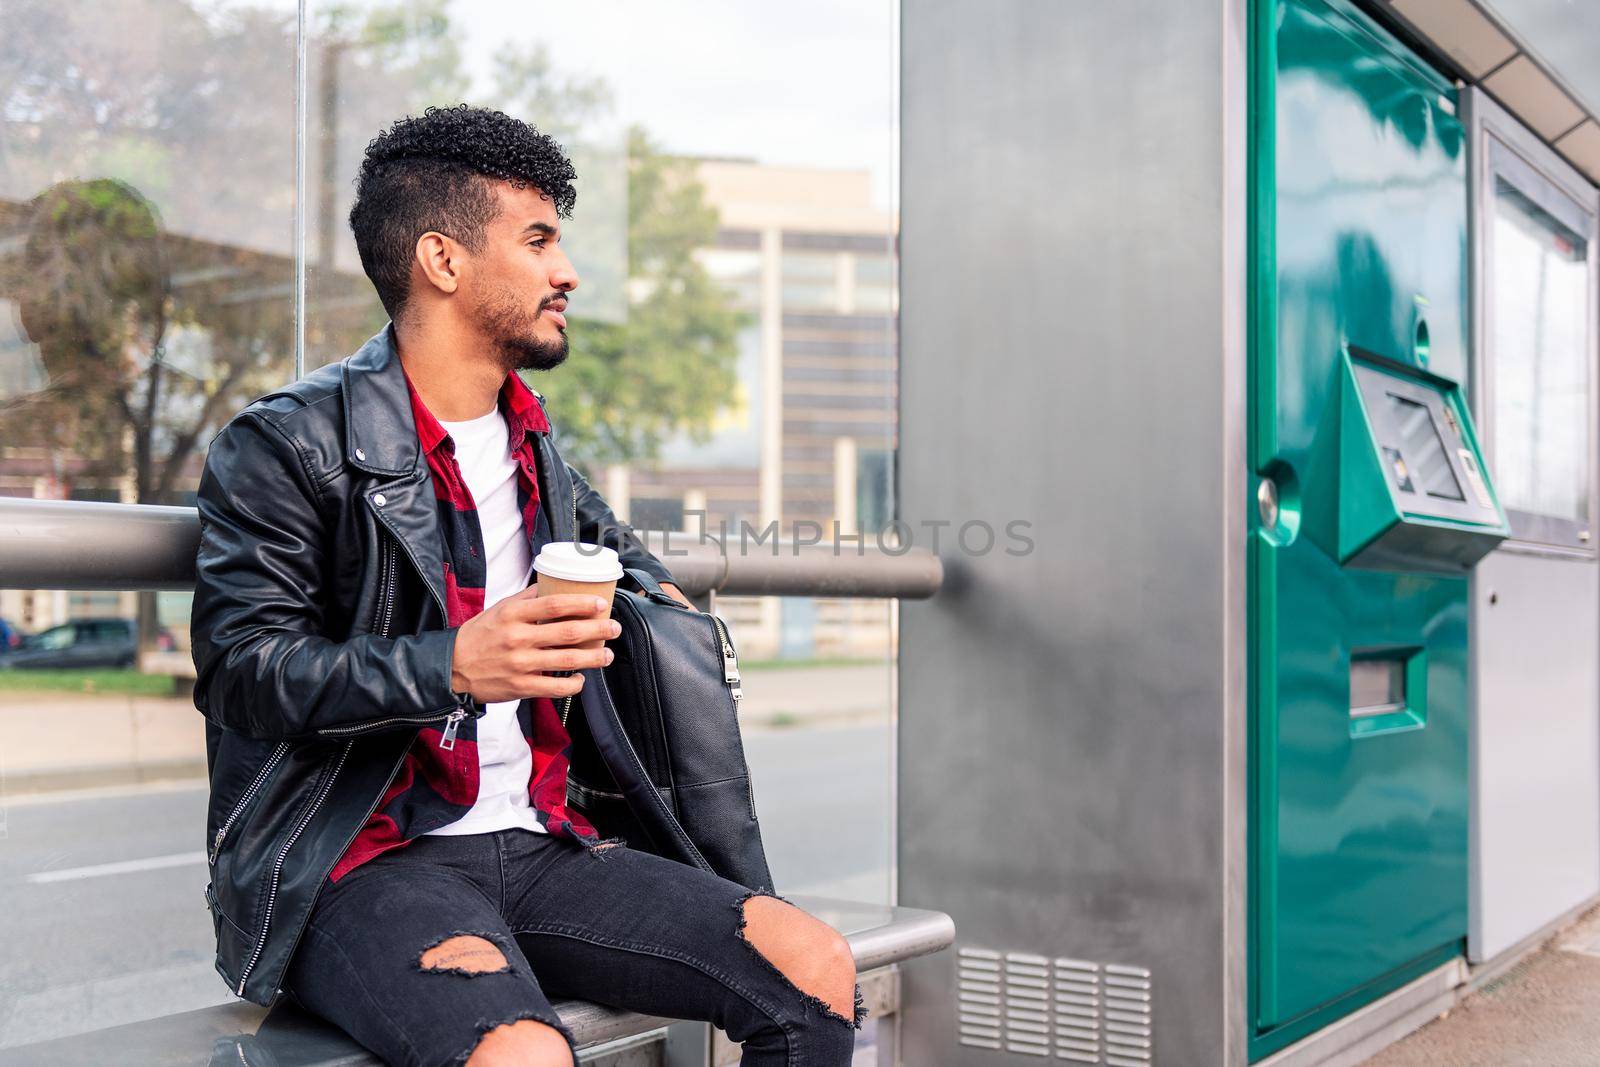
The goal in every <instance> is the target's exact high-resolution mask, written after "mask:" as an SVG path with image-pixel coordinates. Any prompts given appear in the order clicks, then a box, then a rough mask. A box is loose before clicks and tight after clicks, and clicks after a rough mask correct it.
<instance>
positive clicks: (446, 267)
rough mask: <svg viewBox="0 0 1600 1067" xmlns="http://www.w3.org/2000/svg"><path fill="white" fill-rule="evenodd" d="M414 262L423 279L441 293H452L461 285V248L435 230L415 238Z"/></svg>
mask: <svg viewBox="0 0 1600 1067" xmlns="http://www.w3.org/2000/svg"><path fill="white" fill-rule="evenodd" d="M414 259H415V262H416V264H417V266H418V267H420V268H421V269H422V276H423V278H425V279H427V282H428V284H429V285H431V286H433V287H434V288H435V289H437V290H439V292H441V293H453V292H455V291H456V287H457V286H458V285H460V284H461V265H462V255H461V246H460V245H458V244H456V243H455V242H454V241H452V240H451V239H450V238H448V237H446V236H445V235H444V234H442V233H439V232H438V231H436V230H429V231H428V232H427V233H425V234H423V235H422V236H421V237H419V238H417V247H416V251H415V255H414Z"/></svg>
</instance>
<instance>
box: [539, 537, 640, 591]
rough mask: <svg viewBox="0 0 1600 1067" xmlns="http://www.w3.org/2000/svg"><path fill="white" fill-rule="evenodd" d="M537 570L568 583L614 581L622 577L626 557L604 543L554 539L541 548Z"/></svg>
mask: <svg viewBox="0 0 1600 1067" xmlns="http://www.w3.org/2000/svg"><path fill="white" fill-rule="evenodd" d="M533 569H534V570H535V571H538V572H539V573H540V574H546V575H549V576H550V577H551V578H560V579H562V580H564V581H568V582H614V581H617V580H618V579H619V578H621V577H622V560H621V558H619V557H618V556H617V553H616V551H615V550H614V549H610V548H607V547H605V546H604V545H589V544H581V543H577V542H573V541H551V542H549V543H548V544H546V545H545V546H544V547H543V548H541V549H540V550H539V555H538V557H537V558H536V559H534V561H533Z"/></svg>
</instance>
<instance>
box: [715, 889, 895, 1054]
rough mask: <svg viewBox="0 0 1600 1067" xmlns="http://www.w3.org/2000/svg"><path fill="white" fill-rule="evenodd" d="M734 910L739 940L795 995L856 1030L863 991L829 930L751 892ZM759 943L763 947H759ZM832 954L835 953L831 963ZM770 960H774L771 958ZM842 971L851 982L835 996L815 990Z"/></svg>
mask: <svg viewBox="0 0 1600 1067" xmlns="http://www.w3.org/2000/svg"><path fill="white" fill-rule="evenodd" d="M756 902H759V903H756ZM737 907H738V909H739V926H738V933H739V939H740V940H741V941H743V942H744V943H745V945H746V946H747V947H748V948H749V949H750V950H751V951H752V952H754V953H755V954H756V955H757V956H759V957H760V958H761V959H762V960H763V961H764V962H765V963H766V964H767V965H768V966H769V967H771V968H772V969H773V970H775V971H777V972H778V974H780V975H781V976H782V977H783V978H785V979H786V980H787V981H788V982H789V984H790V985H792V986H794V987H795V988H796V989H797V990H799V991H800V993H801V995H802V996H804V997H805V1000H806V1002H807V1003H808V1004H811V1005H812V1006H813V1007H817V1008H819V1009H821V1010H822V1011H823V1012H824V1013H826V1014H828V1015H831V1016H832V1017H834V1018H835V1019H838V1020H839V1021H841V1022H844V1023H847V1024H849V1025H851V1026H853V1027H856V1028H858V1029H859V1028H860V1026H861V1023H862V1021H863V1020H864V1019H865V1017H866V1009H865V1007H864V1006H863V1004H862V997H861V987H860V985H858V984H857V983H856V981H855V977H856V975H855V961H854V959H853V958H852V957H851V955H850V949H849V946H848V945H846V944H845V943H844V941H843V938H841V937H840V936H839V934H838V933H837V932H836V931H835V930H834V929H833V927H831V926H829V925H828V924H827V923H825V922H823V921H822V920H821V919H818V918H817V917H815V916H814V915H811V914H810V913H808V912H806V911H805V910H804V909H801V908H798V907H796V906H795V905H793V904H791V903H790V902H788V901H786V900H783V899H782V898H780V897H777V896H772V895H768V894H765V893H751V894H749V895H748V896H745V897H743V898H742V899H740V900H739V901H738V903H737ZM752 920H753V922H752ZM752 926H753V927H754V935H753V937H752V933H751V928H752ZM769 935H770V936H771V937H773V938H775V939H776V944H775V946H774V947H775V949H776V951H775V952H774V953H769V952H768V948H767V942H768V937H769ZM758 941H759V942H761V944H757V942H758ZM830 953H832V954H833V958H831V959H830ZM773 955H776V956H777V957H778V958H777V959H774V958H773ZM791 970H793V971H796V972H798V976H797V974H793V973H790V972H791ZM846 970H848V971H849V974H850V981H849V983H848V984H847V985H843V986H840V987H839V988H838V989H836V990H834V991H832V992H834V993H836V994H837V995H836V996H832V997H828V996H824V994H823V991H822V990H821V989H820V988H817V987H819V986H821V985H822V984H824V983H828V982H833V983H835V984H837V982H838V980H839V979H840V977H841V976H842V974H843V972H844V971H846Z"/></svg>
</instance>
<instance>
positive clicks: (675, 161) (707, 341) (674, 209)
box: [547, 127, 748, 465]
mask: <svg viewBox="0 0 1600 1067" xmlns="http://www.w3.org/2000/svg"><path fill="white" fill-rule="evenodd" d="M717 225H718V220H717V213H716V210H715V209H714V208H713V207H711V206H710V205H709V204H707V203H706V201H705V190H704V188H703V187H702V186H701V185H700V184H699V183H698V182H697V181H696V180H695V178H694V164H693V162H692V161H691V160H687V159H681V158H677V157H674V156H670V155H666V154H664V153H662V152H660V151H659V150H658V149H657V148H656V147H655V146H654V145H652V144H651V143H650V140H649V138H648V137H647V136H646V134H645V133H644V131H643V130H641V129H639V128H637V127H635V128H633V129H631V130H630V131H629V133H628V273H629V275H630V278H631V282H630V285H629V301H628V316H627V321H626V322H625V323H622V324H612V323H603V322H591V321H583V320H579V321H577V322H574V323H573V325H572V327H571V328H570V329H569V331H568V337H569V338H570V340H571V344H572V355H571V358H570V359H569V360H568V361H567V364H566V365H565V366H564V367H562V368H561V369H560V370H558V371H556V372H555V374H554V378H553V380H552V381H551V383H550V386H549V389H548V390H547V391H548V392H549V394H550V398H551V401H552V403H553V410H554V412H555V416H556V422H557V429H558V431H559V433H560V439H561V442H562V449H563V453H564V454H565V455H566V456H567V457H568V458H569V459H571V460H573V462H575V463H582V464H585V465H595V464H602V463H620V462H627V461H630V460H639V459H649V458H652V457H654V456H655V455H656V454H657V452H658V451H659V450H660V447H661V445H662V444H663V443H664V442H665V441H666V440H668V439H669V438H670V437H672V436H673V435H675V434H677V433H680V432H686V433H688V434H689V436H690V438H691V439H692V440H696V441H705V440H707V439H708V438H709V436H710V430H711V424H712V419H713V418H714V417H715V416H716V414H717V412H718V411H719V410H721V409H722V408H724V407H726V406H728V405H729V404H731V403H733V401H734V399H735V392H736V387H737V382H738V379H737V375H736V373H735V362H736V360H737V357H738V345H737V337H738V333H739V331H740V329H742V328H743V327H744V326H745V325H746V321H747V318H748V316H747V315H746V314H744V313H743V312H740V311H738V310H737V309H736V308H735V307H734V306H733V302H732V297H731V296H730V294H729V293H728V292H727V291H726V290H725V289H723V288H722V287H721V286H719V285H718V284H717V283H716V281H715V280H714V279H713V278H712V277H711V276H710V274H709V273H708V272H707V271H706V269H705V267H704V266H703V265H701V263H700V262H699V261H698V260H697V259H696V258H695V255H694V253H695V251H696V250H697V249H700V248H704V247H707V246H709V245H710V244H711V243H712V241H713V240H714V239H715V237H716V232H717Z"/></svg>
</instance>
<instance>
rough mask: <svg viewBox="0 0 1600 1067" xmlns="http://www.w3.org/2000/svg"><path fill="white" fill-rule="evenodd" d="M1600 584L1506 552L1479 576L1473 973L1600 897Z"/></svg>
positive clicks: (1577, 566) (1580, 567) (1586, 565)
mask: <svg viewBox="0 0 1600 1067" xmlns="http://www.w3.org/2000/svg"><path fill="white" fill-rule="evenodd" d="M1597 575H1600V572H1597V570H1596V567H1595V563H1594V561H1593V560H1582V559H1559V558H1549V557H1540V556H1532V555H1524V554H1519V553H1515V552H1509V551H1506V550H1505V549H1501V550H1500V551H1498V552H1494V553H1492V554H1491V555H1490V556H1489V557H1488V558H1487V559H1485V560H1484V561H1483V562H1482V563H1480V564H1478V569H1477V571H1476V573H1475V574H1474V575H1473V597H1472V628H1473V669H1474V672H1475V674H1476V697H1477V701H1476V704H1477V708H1476V718H1475V722H1474V728H1475V729H1474V734H1473V761H1472V762H1473V791H1472V794H1473V820H1472V893H1471V902H1470V905H1469V909H1468V910H1469V915H1470V918H1471V925H1470V933H1469V936H1468V941H1467V951H1468V955H1469V957H1470V958H1471V959H1472V960H1473V961H1474V962H1481V961H1483V960H1487V959H1492V958H1493V957H1494V956H1495V955H1496V954H1497V953H1499V952H1502V951H1504V950H1505V949H1508V948H1511V947H1512V946H1514V945H1516V944H1517V942H1519V941H1521V940H1522V939H1523V938H1525V937H1528V936H1529V935H1530V934H1533V933H1535V932H1536V931H1538V930H1539V929H1540V928H1542V927H1544V926H1545V925H1546V924H1548V923H1551V922H1553V921H1555V920H1556V919H1558V918H1560V917H1561V916H1562V915H1563V914H1565V913H1566V912H1567V911H1570V910H1571V909H1573V908H1576V907H1578V906H1579V905H1580V904H1583V903H1584V902H1585V901H1588V900H1590V899H1592V898H1593V897H1594V896H1595V894H1597V893H1600V672H1597V670H1596V664H1595V651H1596V649H1600V580H1597ZM1491 598H1493V603H1491Z"/></svg>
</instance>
